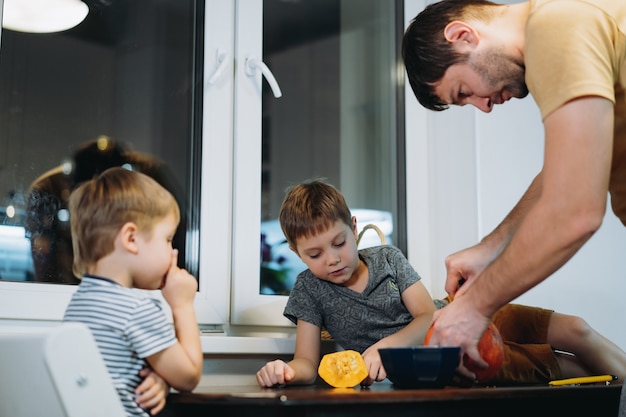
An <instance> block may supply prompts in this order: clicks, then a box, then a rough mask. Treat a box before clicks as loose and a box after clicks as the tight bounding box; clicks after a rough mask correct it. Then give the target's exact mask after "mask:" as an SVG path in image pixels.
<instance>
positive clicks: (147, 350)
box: [126, 298, 177, 358]
mask: <svg viewBox="0 0 626 417" xmlns="http://www.w3.org/2000/svg"><path fill="white" fill-rule="evenodd" d="M126 333H127V337H128V340H129V341H130V343H131V345H132V348H133V349H134V350H135V352H137V355H138V356H139V357H140V358H146V357H148V356H150V355H154V354H155V353H158V352H160V351H162V350H164V349H167V348H168V347H170V346H173V345H174V344H176V342H177V339H176V334H175V332H174V328H173V326H172V324H170V323H169V322H168V321H167V319H166V317H165V314H164V313H163V309H162V307H161V302H160V301H159V300H155V299H151V298H147V299H144V300H142V301H141V302H140V303H138V304H137V306H136V311H135V312H134V314H133V315H132V319H131V320H130V322H129V323H128V327H127V329H126Z"/></svg>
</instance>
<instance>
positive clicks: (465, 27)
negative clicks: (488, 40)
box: [443, 20, 480, 52]
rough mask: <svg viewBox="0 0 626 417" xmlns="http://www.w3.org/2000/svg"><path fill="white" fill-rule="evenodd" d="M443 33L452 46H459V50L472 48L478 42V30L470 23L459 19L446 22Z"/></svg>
mask: <svg viewBox="0 0 626 417" xmlns="http://www.w3.org/2000/svg"><path fill="white" fill-rule="evenodd" d="M443 35H444V36H445V38H446V40H447V41H448V42H449V43H450V44H452V46H456V47H459V48H461V49H460V52H462V51H464V50H465V49H466V48H467V47H469V48H472V49H473V48H475V47H476V46H477V45H478V43H479V42H480V34H479V33H478V31H477V30H476V29H475V28H474V27H473V26H472V25H469V24H467V23H465V22H461V21H459V20H454V21H452V22H450V23H448V24H447V25H446V27H445V28H444V30H443Z"/></svg>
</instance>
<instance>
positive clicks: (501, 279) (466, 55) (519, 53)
mask: <svg viewBox="0 0 626 417" xmlns="http://www.w3.org/2000/svg"><path fill="white" fill-rule="evenodd" d="M403 57H404V62H405V66H406V70H407V74H408V79H409V82H410V84H411V87H412V89H413V91H414V93H415V95H416V97H417V99H418V101H419V102H420V103H421V104H422V105H423V106H424V107H426V108H429V109H431V110H436V111H438V110H444V109H446V108H447V107H448V106H449V105H465V104H472V105H474V106H475V107H477V108H479V109H480V110H482V111H484V112H490V111H491V110H492V109H493V106H494V105H496V104H502V103H504V102H506V101H508V100H509V99H511V98H513V97H515V98H522V97H525V96H526V95H527V94H528V93H529V92H530V93H531V94H532V96H533V98H534V99H535V101H536V103H537V105H538V106H539V109H540V111H541V116H542V119H543V124H544V130H545V150H544V154H545V157H544V165H543V168H542V170H541V172H540V173H539V174H538V175H537V177H536V178H535V179H534V181H533V182H532V183H531V185H530V187H529V188H528V190H527V191H526V193H525V194H524V196H523V197H522V198H521V200H520V201H519V203H518V204H517V205H516V206H515V207H514V208H513V210H512V211H511V212H510V213H509V214H508V216H507V217H506V218H505V219H504V220H503V222H502V223H501V224H500V225H498V227H497V228H496V229H495V230H494V231H493V232H492V233H490V234H489V235H487V236H486V237H485V238H483V239H482V241H481V242H480V243H478V244H477V245H475V246H473V247H471V248H468V249H465V250H462V251H460V252H457V253H455V254H452V255H450V256H449V257H448V258H447V259H446V268H447V280H446V291H447V292H448V293H450V294H451V295H454V296H455V301H454V302H453V303H451V304H450V305H449V306H448V307H446V308H444V309H442V310H440V311H438V312H437V313H435V329H434V332H433V336H432V338H431V343H435V344H441V345H460V346H461V347H462V349H463V351H464V352H465V353H467V354H468V355H469V356H470V357H472V358H473V359H475V360H477V361H480V356H479V355H478V351H477V341H478V340H479V338H480V336H481V335H482V333H483V331H484V330H485V329H486V327H487V325H488V323H489V320H490V317H491V316H492V315H493V313H494V312H495V311H496V310H497V309H498V308H499V307H501V306H503V305H504V304H506V303H507V302H509V301H511V300H513V299H514V298H516V297H517V296H519V295H521V294H522V293H524V292H525V291H527V290H529V289H530V288H532V287H534V286H535V285H537V284H539V283H540V282H542V281H543V280H544V279H546V278H547V277H548V276H550V275H551V274H552V273H553V272H555V271H556V270H557V269H558V268H560V267H561V266H562V265H563V264H565V263H566V262H567V261H568V260H569V259H570V258H571V257H572V256H573V255H574V254H575V253H576V252H577V251H578V250H579V249H580V248H581V247H582V246H583V244H584V243H585V242H586V241H587V240H588V239H589V238H590V237H591V236H592V235H593V234H594V232H595V231H596V230H597V229H598V228H599V227H600V225H601V223H602V220H603V216H604V213H605V208H606V201H607V192H609V193H610V195H611V205H612V208H613V212H614V213H615V214H616V215H617V217H619V218H620V220H621V221H622V223H624V224H625V225H626V101H625V100H626V99H625V97H624V87H626V2H624V1H623V0H531V1H529V2H524V3H516V4H512V5H499V4H494V3H490V2H488V1H484V0H443V1H441V2H438V3H434V4H432V5H430V6H428V7H427V8H426V9H425V10H424V11H423V12H422V13H420V14H419V15H418V16H417V17H416V18H415V19H414V21H413V22H412V23H411V25H410V26H409V27H408V29H407V31H406V33H405V36H404V43H403ZM461 284H463V285H462V286H461ZM480 362H481V363H483V364H484V362H483V361H480ZM459 370H460V371H461V372H463V373H465V374H466V375H468V376H471V375H470V374H469V372H468V371H467V370H466V369H464V368H463V367H461V368H460V369H459ZM625 415H626V413H625Z"/></svg>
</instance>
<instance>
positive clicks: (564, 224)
mask: <svg viewBox="0 0 626 417" xmlns="http://www.w3.org/2000/svg"><path fill="white" fill-rule="evenodd" d="M613 118H614V116H613V104H612V103H611V102H610V101H609V100H606V99H603V98H598V97H585V98H581V99H577V100H574V101H571V102H569V103H567V104H566V105H564V106H563V107H561V108H559V109H558V110H556V111H555V112H554V113H553V114H551V115H549V116H548V117H547V118H546V120H545V122H544V124H545V134H546V138H545V142H546V144H545V160H544V167H543V170H542V173H541V183H540V188H539V190H540V193H539V195H538V196H537V199H536V202H535V204H533V205H532V206H531V207H530V208H529V210H528V212H527V213H526V215H525V216H523V217H522V218H521V221H520V223H519V226H518V227H517V229H515V233H514V234H513V235H512V236H511V239H510V241H509V243H508V245H506V246H505V247H504V249H503V250H502V253H501V254H500V255H499V256H498V257H497V258H496V259H495V260H494V261H493V262H492V263H490V264H489V265H488V266H487V267H486V268H485V270H484V271H483V272H482V273H481V274H479V275H478V276H477V277H476V278H475V279H474V280H473V281H472V282H471V285H468V286H466V285H463V286H462V287H461V289H460V290H459V291H458V292H457V296H456V298H455V301H454V302H453V303H451V304H450V305H449V306H447V307H445V308H444V309H442V310H440V311H438V312H436V313H435V331H434V333H433V337H432V338H431V341H432V342H433V343H435V344H442V345H456V346H461V347H462V349H463V351H464V352H466V353H467V354H468V355H469V356H470V357H472V359H474V360H479V355H478V350H477V349H476V345H477V342H478V340H479V339H480V336H481V335H482V333H483V332H484V330H485V329H486V327H487V325H488V323H489V318H490V317H491V316H492V315H493V313H494V312H495V311H496V310H497V309H498V308H500V307H501V306H503V305H505V304H506V303H508V302H509V301H511V300H513V299H514V298H516V297H517V296H519V295H521V294H522V293H524V292H525V291H527V290H528V289H530V288H532V287H534V286H535V285H537V284H538V283H540V282H542V281H543V280H544V279H546V278H547V277H548V276H550V274H552V273H553V272H554V271H556V270H557V269H558V268H560V267H561V266H562V265H563V264H565V262H567V261H568V260H569V259H570V258H571V257H572V256H573V255H574V254H575V253H576V252H577V251H578V250H579V249H580V247H581V246H582V245H583V244H584V243H585V242H586V241H587V240H588V239H589V238H590V237H591V236H592V235H593V233H594V232H595V231H596V230H597V229H598V228H599V227H600V224H601V223H602V219H603V217H604V213H605V208H606V198H607V190H608V182H609V176H610V167H611V158H612V146H613Z"/></svg>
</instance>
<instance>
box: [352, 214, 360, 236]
mask: <svg viewBox="0 0 626 417" xmlns="http://www.w3.org/2000/svg"><path fill="white" fill-rule="evenodd" d="M352 233H354V238H355V239H357V238H358V236H359V231H358V229H357V227H356V216H352Z"/></svg>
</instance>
